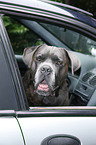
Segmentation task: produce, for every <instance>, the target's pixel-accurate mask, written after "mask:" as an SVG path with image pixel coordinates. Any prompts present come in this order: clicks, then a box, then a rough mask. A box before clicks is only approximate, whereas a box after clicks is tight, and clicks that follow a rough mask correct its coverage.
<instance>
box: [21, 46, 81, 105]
mask: <svg viewBox="0 0 96 145" xmlns="http://www.w3.org/2000/svg"><path fill="white" fill-rule="evenodd" d="M76 60H77V63H76V64H75V63H74V62H75V61H76ZM23 61H24V63H25V64H26V65H27V66H28V68H29V70H28V71H27V72H26V73H25V76H24V78H23V84H24V88H25V93H26V96H27V99H28V103H29V106H67V105H69V97H68V89H67V83H66V77H67V74H68V67H71V69H72V75H74V71H76V70H77V69H78V68H79V67H80V62H79V59H78V58H77V57H76V56H75V55H74V54H72V53H71V52H70V51H67V50H66V49H64V48H58V47H55V46H48V45H45V44H43V45H39V46H36V47H29V48H26V49H25V50H24V53H23Z"/></svg>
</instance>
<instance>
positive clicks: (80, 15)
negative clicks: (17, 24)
mask: <svg viewBox="0 0 96 145" xmlns="http://www.w3.org/2000/svg"><path fill="white" fill-rule="evenodd" d="M0 3H1V4H9V5H14V6H21V7H26V8H27V7H28V8H29V7H30V8H35V9H39V10H40V9H41V10H44V11H50V12H51V13H58V14H59V15H65V16H66V17H71V18H73V19H77V20H79V21H82V22H84V23H86V24H88V25H91V26H92V27H95V28H96V19H94V18H93V17H92V16H93V15H92V14H91V13H89V12H87V11H84V10H81V9H79V8H76V7H73V6H70V5H66V4H61V3H57V2H53V1H48V0H14V1H12V0H1V1H0Z"/></svg>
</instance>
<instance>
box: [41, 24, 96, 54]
mask: <svg viewBox="0 0 96 145" xmlns="http://www.w3.org/2000/svg"><path fill="white" fill-rule="evenodd" d="M40 24H41V25H42V26H44V27H45V28H46V29H47V30H48V31H50V32H51V33H53V34H54V35H55V37H57V38H58V39H60V40H61V41H63V43H64V44H65V45H67V46H68V47H69V48H70V49H71V50H74V51H77V52H82V53H84V54H92V55H96V41H94V40H92V39H90V38H88V37H86V36H84V35H82V34H80V33H78V32H75V31H72V30H69V29H67V28H64V27H59V26H55V25H52V24H46V23H40Z"/></svg>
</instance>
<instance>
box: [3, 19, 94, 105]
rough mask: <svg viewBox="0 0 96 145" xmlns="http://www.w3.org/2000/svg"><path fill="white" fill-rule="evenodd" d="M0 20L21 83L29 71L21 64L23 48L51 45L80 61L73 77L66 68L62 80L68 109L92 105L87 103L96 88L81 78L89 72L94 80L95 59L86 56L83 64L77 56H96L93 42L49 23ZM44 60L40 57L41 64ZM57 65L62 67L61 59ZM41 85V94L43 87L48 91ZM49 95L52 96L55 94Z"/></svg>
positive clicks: (82, 60)
mask: <svg viewBox="0 0 96 145" xmlns="http://www.w3.org/2000/svg"><path fill="white" fill-rule="evenodd" d="M2 18H3V21H4V25H5V27H6V30H7V32H8V35H9V38H10V41H11V44H12V47H13V50H14V53H15V57H16V59H17V63H18V66H19V70H20V73H21V78H22V80H23V78H24V76H25V73H26V72H27V71H28V70H29V68H28V65H26V63H24V62H23V60H22V57H23V56H22V55H23V51H24V49H25V48H28V47H33V48H34V47H38V46H39V45H42V44H44V45H46V44H48V45H50V46H51V45H52V46H58V47H63V48H66V49H67V50H74V52H75V54H76V55H77V56H76V57H78V58H80V61H81V62H80V63H81V66H80V67H79V69H77V70H76V71H75V72H74V75H73V74H72V70H71V69H70V68H69V69H68V75H67V76H66V78H65V79H66V82H67V88H68V91H69V99H70V101H71V103H70V105H71V106H87V104H89V105H91V104H93V105H94V103H90V101H89V100H90V98H91V95H92V96H94V95H95V93H94V92H95V86H94V87H93V86H92V84H90V81H89V80H87V81H86V82H85V81H84V80H83V79H82V78H83V77H84V76H86V73H88V74H90V72H88V71H89V70H90V71H91V72H92V73H93V72H94V75H92V76H93V77H95V71H94V68H95V67H96V66H95V63H94V62H95V59H94V58H92V59H91V56H86V55H85V56H86V61H85V60H84V59H85V56H84V55H82V54H81V55H80V54H79V53H78V52H82V53H84V54H92V55H94V56H95V47H96V42H95V41H94V40H92V39H90V38H88V37H86V36H84V35H83V34H80V33H79V32H75V31H73V30H71V29H68V28H66V27H60V26H57V25H53V24H49V23H43V22H36V21H31V20H26V19H20V18H18V19H17V17H16V18H14V17H13V18H11V17H8V16H3V17H2ZM44 58H45V56H43V60H44ZM46 58H47V55H46ZM35 59H37V60H36V61H40V59H41V56H39V57H38V58H35ZM68 59H69V58H68ZM55 60H56V58H55V59H54V62H55ZM89 60H90V62H89V64H88V63H87V62H88V61H89ZM52 61H53V60H52ZM68 61H70V60H68ZM58 64H60V65H62V59H61V58H60V60H59V62H58ZM56 65H57V62H56ZM48 69H49V68H48ZM42 70H43V69H42ZM50 72H51V70H50ZM88 77H89V78H88V79H91V75H90V76H88ZM93 81H94V79H93ZM44 84H45V82H44V83H43V84H40V86H41V88H39V89H40V91H41V90H42V88H43V87H46V88H43V89H44V90H45V91H47V90H48V89H49V88H48V86H47V84H46V85H45V86H44ZM40 86H39V87H40ZM88 91H90V92H88ZM52 95H54V93H53V94H52ZM93 98H94V97H93ZM93 100H94V99H93ZM92 102H93V101H92ZM70 105H69V106H70ZM29 106H31V105H29ZM37 106H38V105H37ZM39 106H40V105H39ZM41 106H42V105H41ZM45 106H46V105H45ZM31 107H32V106H31ZM35 107H36V106H35Z"/></svg>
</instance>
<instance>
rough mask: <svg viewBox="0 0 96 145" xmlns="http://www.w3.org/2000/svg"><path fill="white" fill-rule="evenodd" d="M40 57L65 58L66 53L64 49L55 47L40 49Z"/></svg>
mask: <svg viewBox="0 0 96 145" xmlns="http://www.w3.org/2000/svg"><path fill="white" fill-rule="evenodd" d="M37 53H38V54H40V55H46V56H53V55H54V56H57V57H59V58H64V56H65V51H64V49H63V48H58V47H53V46H47V47H40V48H39V50H38V52H37Z"/></svg>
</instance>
